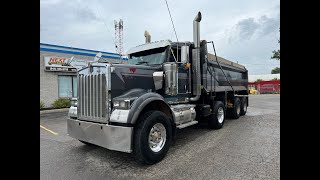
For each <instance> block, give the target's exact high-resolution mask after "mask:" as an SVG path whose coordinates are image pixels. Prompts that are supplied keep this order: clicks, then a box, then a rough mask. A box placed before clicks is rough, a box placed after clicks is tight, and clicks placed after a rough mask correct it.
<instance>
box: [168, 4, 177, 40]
mask: <svg viewBox="0 0 320 180" xmlns="http://www.w3.org/2000/svg"><path fill="white" fill-rule="evenodd" d="M165 1H166V4H167V8H168V11H169V15H170V19H171V23H172V26H173V30H174V33H175V35H176V38H177V42H179V40H178V36H177V32H176V29H175V27H174V24H173V20H172V17H171V13H170V9H169V5H168V2H167V0H165Z"/></svg>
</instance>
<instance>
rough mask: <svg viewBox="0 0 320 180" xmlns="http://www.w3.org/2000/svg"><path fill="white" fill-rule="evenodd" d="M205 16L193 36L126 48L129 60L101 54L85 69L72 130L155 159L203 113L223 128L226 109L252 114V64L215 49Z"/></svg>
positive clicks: (109, 146) (77, 135) (140, 157)
mask: <svg viewBox="0 0 320 180" xmlns="http://www.w3.org/2000/svg"><path fill="white" fill-rule="evenodd" d="M200 21H201V13H200V12H199V13H198V14H197V16H196V17H195V19H194V21H193V42H171V41H170V40H163V41H157V42H149V41H148V40H147V41H146V43H145V44H143V45H140V46H137V47H134V48H132V49H130V50H129V51H128V52H127V56H128V63H127V64H116V63H113V64H112V63H108V62H105V60H103V59H100V60H99V61H96V62H93V63H89V64H88V66H86V67H84V68H82V69H79V70H78V73H77V76H78V77H77V78H78V96H77V98H76V99H74V101H73V103H72V106H71V107H70V109H69V118H68V120H67V126H68V134H69V135H70V136H71V137H73V138H75V139H78V140H80V141H81V142H83V143H85V144H94V145H98V146H101V147H104V148H107V149H110V150H115V151H122V152H128V153H131V152H132V153H133V154H134V156H135V158H136V159H137V160H138V161H140V162H142V163H146V164H154V163H157V162H159V161H161V160H162V159H163V158H164V157H165V155H166V153H167V151H168V149H169V147H170V144H171V141H172V138H173V137H174V135H175V132H176V129H182V128H185V127H188V126H191V125H194V124H197V123H198V122H200V121H206V122H207V123H208V127H209V128H212V129H220V128H222V127H223V124H224V121H225V117H226V116H229V117H230V118H234V119H237V118H239V116H241V115H245V114H246V111H247V106H248V71H247V69H246V68H245V67H244V66H242V65H240V64H238V63H234V62H231V61H228V60H225V59H223V58H220V57H217V56H215V55H212V54H209V53H208V50H207V48H211V47H213V48H214V45H213V42H207V41H206V40H200ZM146 39H150V37H149V38H146ZM211 45H212V46H211ZM214 52H215V50H214Z"/></svg>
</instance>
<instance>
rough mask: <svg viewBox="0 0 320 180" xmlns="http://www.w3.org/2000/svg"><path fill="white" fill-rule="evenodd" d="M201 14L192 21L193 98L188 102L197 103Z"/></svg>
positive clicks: (199, 78)
mask: <svg viewBox="0 0 320 180" xmlns="http://www.w3.org/2000/svg"><path fill="white" fill-rule="evenodd" d="M201 18H202V16H201V12H200V11H199V12H198V14H197V16H196V17H195V18H194V20H193V43H194V47H195V49H192V80H193V88H192V94H193V95H194V97H191V98H190V101H198V100H199V98H200V95H201V72H200V21H201Z"/></svg>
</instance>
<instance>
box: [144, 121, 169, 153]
mask: <svg viewBox="0 0 320 180" xmlns="http://www.w3.org/2000/svg"><path fill="white" fill-rule="evenodd" d="M166 137H167V132H166V128H165V127H164V125H163V124H161V123H156V124H155V125H154V126H153V127H152V128H151V130H150V132H149V138H148V141H149V147H150V149H151V150H152V151H153V152H159V151H161V149H162V148H163V146H164V145H165V143H166Z"/></svg>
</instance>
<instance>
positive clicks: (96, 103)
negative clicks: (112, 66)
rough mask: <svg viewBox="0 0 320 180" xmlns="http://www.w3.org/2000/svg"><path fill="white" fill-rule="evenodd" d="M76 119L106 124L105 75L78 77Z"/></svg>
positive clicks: (106, 90) (106, 89)
mask: <svg viewBox="0 0 320 180" xmlns="http://www.w3.org/2000/svg"><path fill="white" fill-rule="evenodd" d="M78 90H79V92H78V117H79V119H81V120H87V121H94V122H107V120H108V118H109V117H108V113H107V109H109V107H108V103H107V102H108V99H107V98H108V96H107V92H108V88H107V81H106V75H105V74H103V73H100V74H87V75H83V74H79V75H78Z"/></svg>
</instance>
